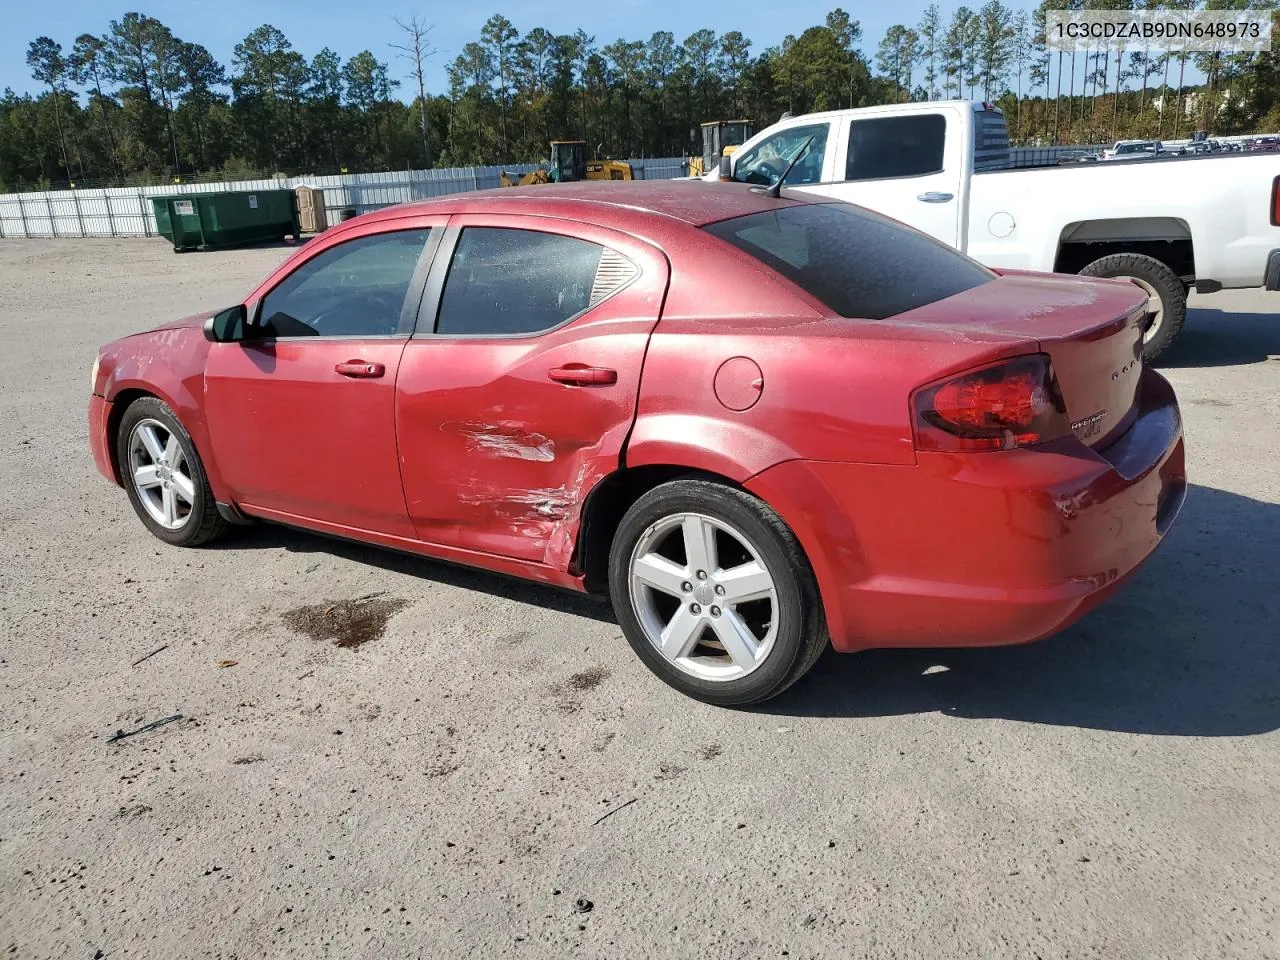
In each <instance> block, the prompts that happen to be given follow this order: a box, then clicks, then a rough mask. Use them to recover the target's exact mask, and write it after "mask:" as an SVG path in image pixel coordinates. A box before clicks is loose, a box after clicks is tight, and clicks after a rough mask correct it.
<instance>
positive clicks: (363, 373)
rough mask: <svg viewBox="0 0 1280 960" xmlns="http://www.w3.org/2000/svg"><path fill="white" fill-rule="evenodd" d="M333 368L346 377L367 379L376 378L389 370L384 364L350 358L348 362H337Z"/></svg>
mask: <svg viewBox="0 0 1280 960" xmlns="http://www.w3.org/2000/svg"><path fill="white" fill-rule="evenodd" d="M333 369H334V372H335V373H340V374H342V375H343V376H344V377H358V378H361V379H367V380H372V379H375V378H377V377H380V376H382V375H383V374H384V373H386V372H387V368H386V367H384V366H383V365H382V364H380V363H369V362H368V361H367V360H348V361H347V362H346V363H339V364H335V365H334V368H333Z"/></svg>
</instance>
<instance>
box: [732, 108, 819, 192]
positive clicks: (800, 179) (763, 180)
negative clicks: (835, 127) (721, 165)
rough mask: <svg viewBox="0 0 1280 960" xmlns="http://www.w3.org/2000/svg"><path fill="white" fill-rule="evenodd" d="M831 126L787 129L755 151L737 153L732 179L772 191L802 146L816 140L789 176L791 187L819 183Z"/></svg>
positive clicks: (759, 144) (762, 141)
mask: <svg viewBox="0 0 1280 960" xmlns="http://www.w3.org/2000/svg"><path fill="white" fill-rule="evenodd" d="M830 129H831V124H829V123H813V124H808V125H806V126H803V127H788V128H787V129H786V130H779V131H778V132H777V133H775V134H774V135H773V136H771V137H768V138H766V139H764V140H761V141H760V142H759V143H757V144H756V145H755V146H754V147H750V148H748V149H746V150H743V151H741V152H740V153H738V154H737V155H736V156H737V159H736V160H735V162H734V165H733V179H735V180H737V181H739V182H741V183H755V184H759V185H760V186H762V187H771V186H773V185H774V184H775V183H777V182H778V177H780V176H781V175H782V171H783V170H785V169H786V168H787V164H789V163H790V162H791V158H792V157H794V156H795V152H796V151H797V150H799V149H800V145H801V144H803V143H804V142H805V140H807V139H809V137H813V143H811V144H809V149H808V150H807V151H806V152H805V154H804V156H803V157H801V158H800V160H799V162H797V163H796V165H795V166H794V167H792V168H791V172H790V173H788V174H787V179H786V183H787V184H788V185H791V184H798V183H819V182H821V180H822V159H823V157H824V156H826V152H827V131H829V130H830Z"/></svg>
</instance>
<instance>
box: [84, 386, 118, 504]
mask: <svg viewBox="0 0 1280 960" xmlns="http://www.w3.org/2000/svg"><path fill="white" fill-rule="evenodd" d="M110 425H111V402H110V401H109V400H104V399H103V398H102V397H99V396H97V395H96V394H95V395H94V396H91V397H90V398H89V450H90V451H91V452H92V453H93V463H94V466H96V467H97V468H98V472H99V473H101V474H102V475H103V476H104V477H106V478H107V479H108V480H110V481H111V482H112V483H119V482H120V477H119V476H118V475H117V474H116V468H115V464H114V463H113V462H112V459H111V438H110V436H109V434H108V430H109V428H110Z"/></svg>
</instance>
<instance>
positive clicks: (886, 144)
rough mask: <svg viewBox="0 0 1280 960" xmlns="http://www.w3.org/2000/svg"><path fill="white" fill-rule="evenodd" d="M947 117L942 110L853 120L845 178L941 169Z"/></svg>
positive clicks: (885, 176) (919, 173)
mask: <svg viewBox="0 0 1280 960" xmlns="http://www.w3.org/2000/svg"><path fill="white" fill-rule="evenodd" d="M946 139H947V119H946V117H944V116H943V115H942V114H940V113H923V114H914V115H912V116H906V117H877V118H875V119H872V120H854V121H853V123H852V124H850V125H849V153H848V156H847V157H846V160H845V179H846V180H886V179H889V178H890V177H921V176H924V175H925V174H928V173H939V172H940V171H941V170H942V151H943V147H944V146H945V144H946Z"/></svg>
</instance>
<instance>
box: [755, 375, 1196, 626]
mask: <svg viewBox="0 0 1280 960" xmlns="http://www.w3.org/2000/svg"><path fill="white" fill-rule="evenodd" d="M1143 377H1144V380H1143V390H1142V400H1141V404H1140V411H1139V416H1138V417H1137V419H1136V420H1135V421H1134V423H1133V425H1132V426H1131V427H1130V428H1129V430H1128V431H1126V433H1125V434H1124V435H1123V436H1122V437H1120V438H1119V439H1118V440H1116V441H1115V442H1114V443H1112V444H1111V445H1110V446H1109V447H1107V449H1106V450H1104V451H1101V452H1098V451H1095V450H1092V449H1090V448H1088V447H1085V446H1084V445H1083V444H1081V443H1079V442H1078V441H1077V440H1075V439H1074V438H1072V439H1068V440H1065V441H1060V442H1058V443H1055V444H1046V445H1045V446H1043V447H1040V448H1037V449H1034V450H1018V451H1008V452H1002V453H984V454H970V455H967V456H961V455H954V454H937V453H935V454H929V453H920V454H918V456H917V464H916V465H915V466H882V465H874V464H845V463H828V462H813V461H791V462H788V463H784V464H780V465H778V466H776V467H773V468H771V469H769V470H766V471H764V472H763V473H761V474H759V475H758V476H757V477H755V478H753V479H752V480H751V481H749V482H748V483H747V487H748V489H750V490H752V491H753V492H754V493H756V494H757V495H758V496H760V497H762V498H763V499H764V500H765V501H766V502H768V503H770V504H771V505H772V506H773V507H774V509H776V510H777V511H778V512H779V513H780V514H781V515H782V517H783V519H785V520H786V521H787V522H788V523H789V524H790V525H791V527H792V529H793V530H794V531H795V532H796V535H797V536H798V537H799V538H800V541H801V544H802V545H803V546H804V548H805V551H806V553H807V555H808V557H809V559H810V562H811V563H812V565H813V567H814V572H815V574H816V575H817V578H818V586H819V589H820V591H821V593H822V598H823V605H824V608H825V611H826V614H827V624H828V628H829V629H830V631H831V638H832V644H833V646H835V648H836V649H837V650H842V651H854V650H861V649H866V648H870V647H941V646H999V645H1004V644H1015V643H1025V642H1028V641H1031V640H1036V639H1039V638H1041V637H1044V636H1048V635H1049V634H1052V633H1055V632H1057V631H1058V630H1061V629H1062V628H1063V627H1065V626H1067V625H1068V624H1070V623H1071V622H1072V621H1074V620H1076V619H1077V618H1078V617H1080V616H1081V615H1083V614H1084V613H1085V612H1087V611H1088V610H1089V609H1091V608H1092V607H1093V606H1095V605H1096V604H1098V603H1099V602H1101V601H1102V600H1104V599H1105V598H1106V597H1107V596H1109V595H1110V594H1111V593H1113V592H1114V591H1115V590H1116V588H1117V587H1118V586H1119V585H1120V584H1121V583H1122V582H1123V581H1124V580H1125V578H1126V577H1128V576H1129V575H1130V574H1131V573H1132V572H1133V571H1134V570H1136V569H1137V567H1138V566H1139V565H1140V564H1141V563H1142V562H1143V560H1145V559H1146V558H1147V557H1148V556H1149V555H1150V554H1151V552H1152V551H1153V550H1154V549H1155V548H1156V546H1157V544H1159V542H1160V540H1161V539H1162V538H1163V537H1164V535H1165V533H1166V532H1167V531H1168V529H1169V527H1170V525H1171V524H1172V522H1173V520H1174V518H1175V517H1176V516H1177V513H1178V511H1179V510H1180V509H1181V506H1182V503H1183V500H1184V498H1185V495H1186V471H1185V466H1184V449H1183V439H1182V421H1181V417H1180V415H1179V412H1178V407H1177V401H1176V398H1175V397H1174V393H1173V389H1172V387H1170V386H1169V384H1168V382H1167V381H1165V380H1164V378H1163V377H1161V376H1160V375H1159V374H1157V373H1155V372H1154V371H1150V370H1148V371H1146V372H1145V373H1144V374H1143Z"/></svg>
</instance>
